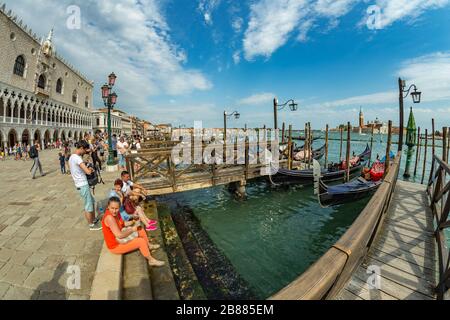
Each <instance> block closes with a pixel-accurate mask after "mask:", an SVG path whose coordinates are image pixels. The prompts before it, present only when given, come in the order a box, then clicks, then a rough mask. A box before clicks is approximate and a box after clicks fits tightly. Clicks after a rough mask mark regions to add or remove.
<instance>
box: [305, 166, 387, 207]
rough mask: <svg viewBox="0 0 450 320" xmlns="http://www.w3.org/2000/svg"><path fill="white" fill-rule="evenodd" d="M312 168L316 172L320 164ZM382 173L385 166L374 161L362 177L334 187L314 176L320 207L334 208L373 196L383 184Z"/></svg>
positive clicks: (317, 175)
mask: <svg viewBox="0 0 450 320" xmlns="http://www.w3.org/2000/svg"><path fill="white" fill-rule="evenodd" d="M314 166H315V167H316V168H315V170H316V171H317V170H318V168H317V166H319V167H320V164H319V163H318V162H317V163H314ZM384 171H385V164H384V163H383V162H380V161H376V162H375V163H374V164H373V166H372V168H370V169H365V170H364V173H363V175H364V176H360V177H358V178H357V179H355V180H352V181H350V182H347V183H344V184H340V185H335V186H330V185H327V184H326V183H325V181H324V179H323V178H322V177H319V176H320V175H319V174H316V175H315V177H314V179H315V183H316V186H315V193H316V194H317V195H318V198H319V203H320V205H321V206H322V207H330V206H336V205H340V204H344V203H348V202H352V201H356V200H360V199H363V198H366V197H369V196H371V195H373V194H374V193H375V192H376V191H377V190H378V188H379V187H380V185H381V184H382V183H383V176H384Z"/></svg>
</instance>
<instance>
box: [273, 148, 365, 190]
mask: <svg viewBox="0 0 450 320" xmlns="http://www.w3.org/2000/svg"><path fill="white" fill-rule="evenodd" d="M323 152H324V153H325V147H324V148H323ZM371 154H372V151H371V150H370V147H369V145H367V147H366V149H365V150H364V152H362V153H361V154H360V155H359V156H358V157H357V159H358V160H357V162H356V163H355V164H354V165H353V167H351V168H350V176H351V177H353V176H355V175H359V174H360V173H361V171H362V169H363V168H364V165H365V164H366V162H367V161H368V160H369V158H370V156H371ZM323 155H324V154H321V157H323ZM316 160H317V159H316ZM343 164H344V162H341V163H340V164H337V165H330V166H329V167H328V168H327V169H321V176H322V179H323V181H326V182H333V181H342V180H343V179H344V177H345V174H346V172H347V170H345V169H342V166H343ZM271 179H272V181H273V182H274V183H275V184H283V185H286V184H287V185H289V184H293V185H310V184H313V183H314V173H313V169H305V170H287V169H279V170H278V173H277V174H276V175H275V176H272V177H271Z"/></svg>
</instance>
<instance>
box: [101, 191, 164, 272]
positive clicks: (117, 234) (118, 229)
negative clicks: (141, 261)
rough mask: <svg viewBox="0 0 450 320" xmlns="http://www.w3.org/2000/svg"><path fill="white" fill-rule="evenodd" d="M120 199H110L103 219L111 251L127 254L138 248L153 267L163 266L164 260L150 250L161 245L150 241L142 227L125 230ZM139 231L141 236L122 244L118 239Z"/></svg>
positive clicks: (105, 236) (106, 241) (105, 235)
mask: <svg viewBox="0 0 450 320" xmlns="http://www.w3.org/2000/svg"><path fill="white" fill-rule="evenodd" d="M119 211H120V199H119V198H116V197H113V198H111V199H109V202H108V209H107V210H106V212H105V215H104V216H103V219H102V227H103V229H102V230H103V236H104V238H105V243H106V246H107V247H108V249H109V251H111V252H112V253H114V254H125V253H129V252H133V251H135V250H138V249H139V251H140V252H141V253H142V255H143V256H144V257H145V258H146V259H147V260H148V264H149V265H150V266H152V267H161V266H163V265H164V262H163V261H159V260H156V259H155V258H153V257H152V255H151V254H150V250H154V249H158V248H159V245H153V244H151V243H150V242H149V241H148V237H147V234H146V233H145V231H144V230H142V228H140V227H137V226H134V227H132V228H130V229H127V230H123V228H124V227H125V222H124V221H123V220H122V218H121V216H120V213H119ZM134 232H138V234H139V237H138V238H135V239H133V240H130V241H129V242H127V243H125V244H122V243H119V242H118V241H117V239H125V238H127V237H129V236H130V235H131V234H132V233H134Z"/></svg>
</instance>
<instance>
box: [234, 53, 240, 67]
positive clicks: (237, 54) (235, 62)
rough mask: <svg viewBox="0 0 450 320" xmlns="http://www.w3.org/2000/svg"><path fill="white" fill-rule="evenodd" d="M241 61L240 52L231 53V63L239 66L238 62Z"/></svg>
mask: <svg viewBox="0 0 450 320" xmlns="http://www.w3.org/2000/svg"><path fill="white" fill-rule="evenodd" d="M240 61H241V52H240V51H236V52H234V53H233V62H234V64H239V62H240Z"/></svg>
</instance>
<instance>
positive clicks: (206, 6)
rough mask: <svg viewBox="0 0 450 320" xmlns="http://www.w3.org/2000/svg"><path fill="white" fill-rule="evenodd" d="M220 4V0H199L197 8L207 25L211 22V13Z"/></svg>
mask: <svg viewBox="0 0 450 320" xmlns="http://www.w3.org/2000/svg"><path fill="white" fill-rule="evenodd" d="M219 5H220V0H200V1H199V3H198V10H199V11H200V13H201V14H202V15H203V19H204V20H205V23H206V24H207V25H212V24H213V19H212V13H213V12H214V10H215V9H217V7H218V6H219Z"/></svg>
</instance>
